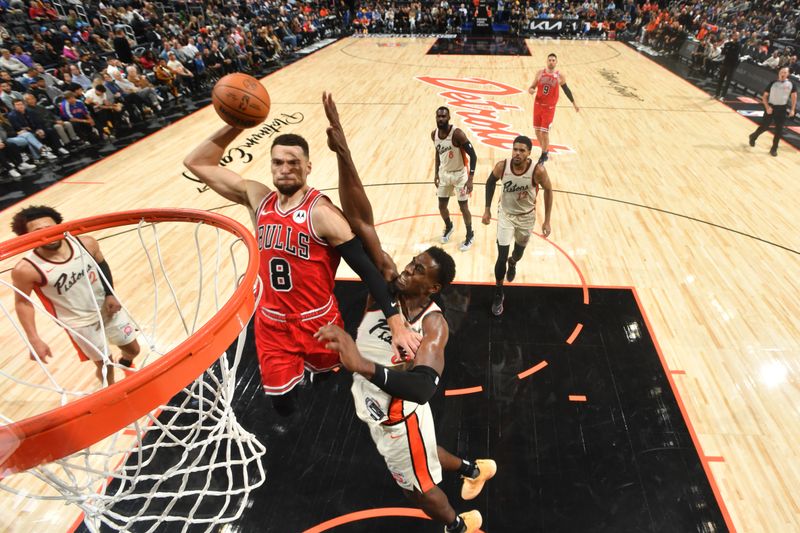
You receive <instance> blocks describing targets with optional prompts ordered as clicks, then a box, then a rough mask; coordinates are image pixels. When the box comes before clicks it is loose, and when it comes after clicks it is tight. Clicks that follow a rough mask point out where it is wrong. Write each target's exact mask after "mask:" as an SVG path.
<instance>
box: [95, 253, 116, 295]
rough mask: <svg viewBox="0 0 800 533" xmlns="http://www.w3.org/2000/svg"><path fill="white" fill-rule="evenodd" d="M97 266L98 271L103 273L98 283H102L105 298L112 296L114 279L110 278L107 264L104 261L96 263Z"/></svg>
mask: <svg viewBox="0 0 800 533" xmlns="http://www.w3.org/2000/svg"><path fill="white" fill-rule="evenodd" d="M97 266H98V267H100V271H101V272H102V273H103V275H102V276H100V281H101V282H102V283H103V289H105V291H106V296H109V295H111V294H113V292H112V291H111V287H113V286H114V278H112V277H111V267H109V266H108V263H106V260H105V259H103V260H102V261H100V262H99V263H97ZM104 278H105V279H104ZM106 280H108V281H106Z"/></svg>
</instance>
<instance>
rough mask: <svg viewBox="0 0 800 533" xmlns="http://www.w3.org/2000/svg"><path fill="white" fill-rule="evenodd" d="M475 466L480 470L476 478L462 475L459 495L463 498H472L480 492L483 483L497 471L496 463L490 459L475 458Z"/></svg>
mask: <svg viewBox="0 0 800 533" xmlns="http://www.w3.org/2000/svg"><path fill="white" fill-rule="evenodd" d="M475 466H477V467H478V470H480V474H478V477H476V478H470V477H464V476H462V479H463V480H464V484H463V485H462V486H461V497H462V498H463V499H465V500H474V499H475V498H476V497H477V496H478V494H480V493H481V490H482V489H483V485H484V483H486V482H487V481H489V480H490V479H492V478H493V477H494V475H495V474H496V473H497V463H495V462H494V461H493V460H491V459H477V460H475Z"/></svg>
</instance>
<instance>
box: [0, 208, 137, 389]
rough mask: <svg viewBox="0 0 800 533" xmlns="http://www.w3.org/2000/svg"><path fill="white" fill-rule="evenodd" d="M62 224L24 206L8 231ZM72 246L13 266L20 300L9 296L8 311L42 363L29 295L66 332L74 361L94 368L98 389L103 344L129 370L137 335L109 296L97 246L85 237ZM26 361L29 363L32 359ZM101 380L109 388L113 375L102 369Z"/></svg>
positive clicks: (49, 249) (44, 348) (39, 252)
mask: <svg viewBox="0 0 800 533" xmlns="http://www.w3.org/2000/svg"><path fill="white" fill-rule="evenodd" d="M62 220H63V219H62V217H61V215H60V214H59V213H58V211H56V210H55V209H53V208H51V207H47V206H30V207H27V208H25V209H23V210H21V211H20V212H18V213H17V214H16V215H15V216H14V220H13V222H12V228H13V230H14V232H15V233H16V234H17V235H23V234H25V233H29V232H31V231H36V230H38V229H43V228H47V227H50V226H53V225H55V224H60V223H61V222H62ZM78 240H79V241H80V243H81V245H82V246H81V247H78V246H75V245H73V244H71V243H70V242H69V241H67V240H66V239H62V240H59V241H55V242H52V243H49V244H45V245H43V246H39V247H38V248H36V249H34V250H32V251H31V252H30V253H29V254H28V255H27V256H26V257H25V258H23V259H22V260H21V261H20V262H19V263H17V265H16V266H15V267H14V270H13V271H12V273H11V277H12V281H13V282H14V286H15V287H16V288H17V289H18V290H19V291H20V293H22V294H20V293H15V302H14V307H15V310H16V312H17V316H18V317H19V321H20V324H21V325H22V328H23V329H24V330H25V334H26V335H27V337H28V341H29V342H30V344H31V346H32V347H33V350H34V352H35V353H36V354H38V356H39V357H40V358H41V360H42V362H44V363H46V362H47V358H48V357H52V355H53V354H52V352H51V350H50V347H49V346H48V345H47V343H45V342H44V341H43V340H42V339H41V337H40V336H39V334H38V331H37V329H36V320H35V312H34V308H33V304H32V303H31V302H30V301H29V300H28V299H27V298H25V296H30V294H31V292H35V293H36V295H37V296H38V297H39V299H40V300H41V301H42V304H43V305H44V307H45V309H47V311H48V312H49V313H50V314H52V315H53V316H55V317H56V318H58V319H59V320H60V321H61V322H63V323H64V324H65V325H66V326H67V328H66V331H67V333H68V334H69V336H70V339H71V340H72V343H73V345H74V346H75V348H76V349H77V351H78V356H79V357H80V359H81V360H84V361H85V360H91V361H93V362H94V363H95V365H96V367H97V371H96V375H97V378H98V379H99V380H100V382H101V383H102V382H103V367H104V365H106V364H107V362H108V361H109V354H108V353H106V346H107V343H106V340H107V341H108V343H110V344H114V345H116V346H119V347H120V349H121V350H122V356H121V358H120V359H119V361H118V362H119V364H121V365H123V366H130V365H131V363H132V362H133V359H134V358H135V357H136V356H137V355H138V354H139V343H138V342H137V340H136V335H137V330H136V328H135V326H134V324H133V322H132V321H131V320H130V319H129V318H128V316H127V314H126V313H125V311H123V310H122V306H121V305H120V303H119V301H118V300H117V298H116V297H115V296H114V295H113V293H112V291H111V287H112V286H113V285H112V284H113V280H112V277H111V269H110V268H109V266H108V263H106V261H105V258H104V257H103V254H102V252H101V251H100V245H99V244H98V242H97V240H96V239H94V238H93V237H89V236H86V235H83V236H80V237H79V238H78ZM101 272H102V275H101ZM104 278H105V279H104ZM23 295H24V296H23ZM98 310H99V313H98ZM104 337H105V338H104ZM31 359H34V360H35V355H34V354H33V353H32V354H31ZM107 380H108V383H109V384H112V383H114V372H113V369H108V372H107Z"/></svg>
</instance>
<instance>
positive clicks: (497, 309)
mask: <svg viewBox="0 0 800 533" xmlns="http://www.w3.org/2000/svg"><path fill="white" fill-rule="evenodd" d="M505 299H506V296H505V294H503V289H498V290H496V291H495V293H494V299H493V300H492V314H493V315H494V316H500V315H502V314H503V300H505Z"/></svg>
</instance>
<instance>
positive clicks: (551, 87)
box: [536, 69, 561, 107]
mask: <svg viewBox="0 0 800 533" xmlns="http://www.w3.org/2000/svg"><path fill="white" fill-rule="evenodd" d="M560 85H561V75H560V74H559V73H558V71H557V70H555V71H553V72H547V69H545V70H543V71H542V75H541V76H540V77H539V84H538V85H537V86H536V103H537V104H539V105H546V106H550V107H555V105H556V103H557V102H558V89H559V86H560Z"/></svg>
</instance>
